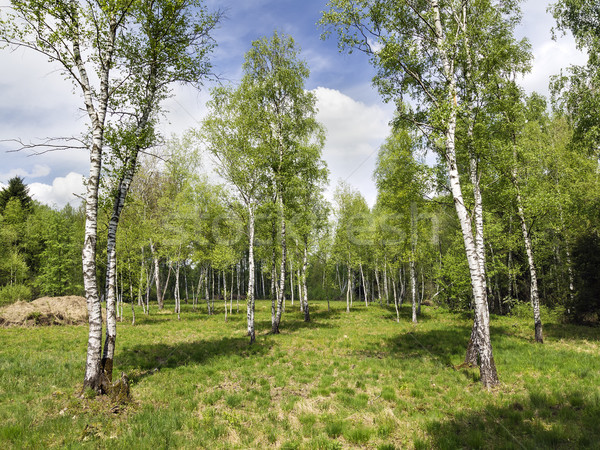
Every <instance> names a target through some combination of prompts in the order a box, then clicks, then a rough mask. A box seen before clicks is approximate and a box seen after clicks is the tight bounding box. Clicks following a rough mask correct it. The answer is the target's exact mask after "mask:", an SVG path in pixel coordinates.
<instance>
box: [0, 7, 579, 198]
mask: <svg viewBox="0 0 600 450" xmlns="http://www.w3.org/2000/svg"><path fill="white" fill-rule="evenodd" d="M550 3H551V2H549V1H544V0H527V1H524V2H523V4H522V9H523V20H522V24H521V25H520V26H519V27H518V29H517V36H518V37H519V38H521V37H526V38H528V39H529V41H530V43H531V46H532V52H533V56H534V63H533V68H532V71H531V72H530V73H529V74H527V75H525V76H524V77H523V79H522V80H521V84H522V86H523V88H524V89H525V90H526V92H528V93H530V92H532V91H537V92H539V93H541V94H544V95H548V82H549V79H550V76H552V75H556V74H558V73H559V72H560V70H561V69H562V68H565V67H568V66H569V65H572V64H584V63H585V62H586V59H587V58H586V56H585V54H583V53H581V52H580V51H578V50H577V49H576V47H575V44H574V41H573V39H572V37H571V36H569V35H566V36H559V37H558V39H557V40H556V41H554V40H552V34H551V29H552V27H553V26H554V19H553V18H552V16H551V15H550V14H549V13H547V11H546V9H547V7H548V5H549V4H550ZM7 4H8V0H0V7H5V6H6V5H7ZM207 5H208V6H209V8H210V9H216V8H220V9H222V10H224V11H225V12H226V18H225V19H224V20H223V21H222V22H221V24H220V25H219V28H218V29H217V30H215V32H214V34H213V36H214V38H215V40H216V41H217V48H216V50H215V52H214V54H213V57H212V63H213V66H214V71H215V72H216V73H217V74H218V75H219V77H220V78H221V80H222V82H229V81H230V82H237V81H239V79H240V77H241V67H242V63H243V60H244V54H245V53H246V52H247V51H248V49H249V48H250V46H251V43H252V41H254V40H256V39H258V38H260V37H262V36H271V35H272V34H273V31H274V30H277V31H278V32H283V33H286V34H289V35H291V36H292V37H293V38H294V40H295V41H296V43H297V44H298V46H299V47H300V48H301V58H303V59H304V60H305V61H306V62H307V63H308V66H309V67H310V70H311V75H310V77H309V79H308V80H307V83H306V88H307V89H308V90H311V91H313V92H314V93H315V95H316V97H317V101H318V103H317V106H318V109H319V112H318V115H317V119H318V120H319V121H320V122H321V123H322V124H323V125H324V127H325V129H326V132H327V141H326V144H325V147H324V149H323V158H324V159H325V161H326V163H327V165H328V168H329V171H330V185H329V188H328V190H327V192H326V197H327V198H329V199H331V198H332V193H333V190H334V188H335V186H336V185H337V184H338V182H339V181H340V180H344V181H346V182H347V183H349V184H350V185H351V186H353V187H354V188H356V189H358V190H359V191H360V192H361V193H362V194H363V196H364V197H365V199H366V200H367V202H368V203H369V205H371V206H372V205H373V204H374V203H375V200H376V196H377V192H376V187H375V183H374V181H373V177H372V174H373V170H374V168H375V161H376V157H377V150H378V149H379V146H380V145H381V144H382V143H383V142H384V141H385V139H386V137H387V136H388V135H389V133H390V127H389V121H390V120H391V118H392V116H393V112H394V109H393V106H392V105H390V104H385V103H383V102H382V101H381V99H380V97H379V95H378V93H377V91H376V90H375V89H374V88H373V87H372V86H371V79H372V78H373V75H374V74H375V70H374V69H373V68H372V67H371V66H370V65H369V62H368V58H367V57H366V55H364V54H361V53H358V52H355V53H353V54H350V55H348V54H340V53H339V52H338V48H337V43H336V41H335V38H330V39H328V40H325V41H323V40H321V39H320V34H321V31H322V30H321V29H319V28H318V27H317V25H316V23H317V22H318V20H319V19H320V16H321V11H322V10H324V9H325V5H326V0H303V1H301V2H300V1H297V0H244V1H236V0H207ZM0 67H2V70H1V71H0V187H2V186H4V185H6V183H7V182H8V180H9V179H10V178H12V177H14V176H15V175H19V176H21V177H23V178H24V180H25V183H26V184H28V185H29V189H30V194H31V195H32V196H33V198H34V199H36V200H39V201H40V202H42V203H45V204H49V205H54V206H56V207H63V206H64V205H65V204H67V203H71V204H72V205H77V204H79V202H80V196H81V195H82V194H83V192H84V188H83V181H84V177H85V176H86V175H87V174H88V172H89V157H88V153H87V152H86V151H85V150H65V151H55V152H49V153H45V154H42V155H32V154H31V153H30V152H27V151H25V150H24V151H14V150H15V149H16V148H17V147H18V146H17V145H16V144H14V143H13V142H10V140H11V139H22V140H23V141H26V142H30V141H36V140H37V139H43V138H47V137H63V136H74V135H77V134H80V133H81V132H83V131H85V130H86V127H87V122H86V121H87V116H86V114H85V113H84V112H83V111H82V109H81V106H82V99H81V97H80V95H79V93H78V92H76V91H75V90H74V88H73V86H72V84H71V83H70V82H69V81H66V80H65V79H64V77H63V76H62V75H61V74H60V72H59V71H58V70H57V67H56V66H54V65H52V64H51V63H49V62H48V61H47V60H46V58H44V57H42V56H40V55H37V54H35V53H33V52H31V51H29V50H24V49H17V50H10V49H6V48H5V49H3V50H0ZM212 85H213V84H212V83H206V84H205V86H204V88H203V89H202V90H201V91H196V90H192V89H191V88H186V87H181V86H178V87H176V88H175V90H174V93H175V95H174V97H173V98H171V99H169V100H168V101H167V103H166V104H165V106H166V109H167V110H168V114H167V116H166V118H165V120H164V122H163V124H162V130H163V134H164V135H165V136H169V135H171V134H172V133H175V134H181V133H183V132H184V131H185V130H187V129H189V128H194V127H198V126H199V124H200V122H201V121H202V118H203V116H204V114H205V112H206V108H205V104H206V101H207V100H208V98H209V95H208V91H209V89H210V87H211V86H212ZM208 158H209V157H208V156H205V159H206V162H205V165H204V167H205V170H207V171H210V170H211V164H210V161H209V160H208Z"/></svg>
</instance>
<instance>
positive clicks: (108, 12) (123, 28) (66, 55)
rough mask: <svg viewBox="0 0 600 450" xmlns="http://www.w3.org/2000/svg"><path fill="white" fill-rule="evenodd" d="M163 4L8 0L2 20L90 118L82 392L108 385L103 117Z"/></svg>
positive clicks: (199, 13) (10, 39)
mask: <svg viewBox="0 0 600 450" xmlns="http://www.w3.org/2000/svg"><path fill="white" fill-rule="evenodd" d="M183 4H185V3H183ZM187 5H188V6H194V7H199V6H201V5H200V4H199V3H198V2H190V3H187ZM153 8H157V9H158V10H159V11H157V10H156V9H154V10H153ZM170 8H171V4H169V5H166V4H163V3H160V2H145V1H137V0H136V1H133V0H132V1H128V2H100V1H89V2H76V1H62V0H61V1H57V2H53V3H48V2H45V1H38V0H34V1H24V2H21V1H16V0H15V1H13V2H11V7H10V9H9V12H8V13H7V14H6V15H5V16H3V17H2V19H1V25H0V40H1V41H4V42H6V43H8V44H9V45H11V46H13V47H23V48H28V49H31V50H34V51H36V52H38V53H41V54H43V55H44V56H46V57H47V58H48V59H49V60H50V62H52V63H54V64H55V65H57V66H58V67H59V70H60V71H61V72H62V73H63V74H64V75H65V78H66V79H68V80H70V81H71V82H72V83H73V84H74V86H75V89H76V90H78V91H79V92H80V93H81V95H82V98H83V105H84V109H85V111H86V113H87V116H88V119H89V128H90V131H89V134H90V137H89V139H87V140H86V141H85V142H89V145H88V149H89V153H90V175H89V177H88V180H87V183H86V185H87V193H86V201H85V205H86V226H85V239H84V247H83V252H82V260H83V272H84V286H85V292H86V300H87V306H88V314H89V338H88V351H87V361H86V371H85V376H84V383H83V387H84V389H85V388H90V389H92V390H95V391H101V390H105V389H106V386H107V385H106V380H104V379H103V376H102V370H101V344H102V316H101V304H100V298H99V294H98V282H97V277H96V240H97V220H98V186H99V181H100V176H101V166H102V154H103V148H104V143H105V142H104V140H105V131H106V126H107V123H108V122H107V121H108V120H109V115H110V112H111V109H112V108H111V107H112V106H114V107H115V111H114V112H117V110H118V109H119V108H118V106H117V101H118V99H119V91H120V89H122V88H123V87H125V86H127V85H128V81H129V77H130V75H131V73H130V72H128V71H127V70H126V66H127V63H128V62H129V63H131V60H129V61H127V57H126V56H125V55H126V53H127V47H128V44H129V45H131V46H132V47H131V48H133V47H135V45H136V43H138V44H139V43H140V42H142V39H145V38H143V37H142V36H143V33H144V31H143V28H144V27H145V26H146V25H147V24H148V23H147V22H144V18H143V16H144V15H147V17H146V18H148V17H153V18H154V20H157V21H158V22H160V19H157V17H161V16H162V17H166V16H168V13H167V11H169V10H170ZM197 17H201V18H204V17H205V14H204V10H203V9H202V8H200V9H198V10H196V11H195V12H194V13H191V15H189V14H188V15H185V16H181V19H183V20H184V21H185V22H187V23H188V24H192V23H193V25H191V28H190V29H193V30H194V33H196V32H197V31H198V30H199V29H200V28H199V27H197V25H200V23H198V22H195V19H196V18H197ZM186 18H187V19H186ZM181 19H179V20H180V21H181ZM209 22H210V21H209ZM205 23H206V22H205ZM165 25H166V24H165V23H162V24H161V23H159V24H158V27H159V28H160V29H161V30H162V32H163V33H164V32H168V30H169V27H165ZM170 25H172V23H171V24H170ZM163 27H164V28H163ZM209 28H210V27H209ZM205 29H206V28H205ZM140 30H142V31H140ZM161 37H162V36H161ZM181 37H182V36H181V35H176V39H177V45H178V48H181V45H182V44H183V41H182V40H180V39H181ZM188 44H189V43H188ZM184 46H185V45H184ZM131 48H129V50H131ZM195 50H196V49H195V48H188V51H187V52H185V51H184V52H183V54H184V56H186V57H187V56H189V58H183V59H182V60H181V62H182V63H183V62H184V61H185V62H189V60H190V59H192V60H194V61H195V62H196V59H195V53H194V51H195ZM163 51H164V50H163V49H162V48H161V49H159V52H160V53H159V54H163V55H165V54H166V53H162V52H163ZM202 52H203V54H204V52H205V48H204V47H203V46H202ZM192 55H194V56H192ZM145 56H146V55H145ZM171 56H172V55H169V56H168V57H169V58H170V57H171ZM173 61H174V60H169V63H170V64H172V63H173ZM154 62H156V61H154ZM136 63H137V64H142V65H144V64H147V63H150V61H149V60H148V59H146V60H138V61H136ZM176 64H179V63H176ZM164 67H165V68H166V67H169V66H168V65H165V66H164ZM194 81H197V80H194ZM112 102H114V103H112ZM111 103H112V104H111ZM119 112H122V111H119ZM43 145H44V144H42V146H43ZM50 145H52V146H54V141H50Z"/></svg>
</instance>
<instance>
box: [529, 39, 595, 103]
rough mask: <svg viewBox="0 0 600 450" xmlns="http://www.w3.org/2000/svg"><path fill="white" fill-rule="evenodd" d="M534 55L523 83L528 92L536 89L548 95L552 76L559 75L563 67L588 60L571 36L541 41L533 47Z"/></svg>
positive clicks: (582, 63)
mask: <svg viewBox="0 0 600 450" xmlns="http://www.w3.org/2000/svg"><path fill="white" fill-rule="evenodd" d="M533 57H534V64H533V68H532V70H531V72H530V73H528V74H526V75H525V76H524V77H523V79H522V81H521V84H522V85H523V88H524V89H525V91H527V92H533V91H536V92H538V93H540V94H543V95H546V96H548V95H549V89H548V85H549V82H550V77H552V76H553V75H558V74H559V73H560V71H561V69H564V68H565V67H568V66H569V65H573V64H574V65H584V64H585V63H586V62H587V55H586V54H585V53H583V52H581V51H579V50H577V48H576V47H575V42H574V40H573V38H572V37H571V36H568V37H567V36H566V37H564V38H561V39H559V40H558V41H553V40H551V39H548V40H547V41H544V42H541V43H539V45H537V46H535V47H534V48H533Z"/></svg>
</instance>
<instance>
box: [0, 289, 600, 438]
mask: <svg viewBox="0 0 600 450" xmlns="http://www.w3.org/2000/svg"><path fill="white" fill-rule="evenodd" d="M186 306H187V305H182V309H183V313H182V320H181V321H178V320H177V317H176V315H174V314H171V313H170V312H169V311H166V312H164V313H160V314H158V313H157V311H156V309H154V311H153V314H152V315H151V316H149V317H147V316H144V315H143V314H142V312H141V311H137V317H136V325H135V326H131V325H130V323H129V317H127V316H126V318H125V321H124V322H123V323H119V325H118V327H119V328H118V338H117V355H116V361H115V364H116V366H115V369H116V373H120V372H124V373H125V374H127V375H128V377H129V378H130V380H131V382H132V395H133V401H132V403H130V404H128V405H118V406H115V405H112V404H110V402H109V401H107V399H105V398H101V397H96V398H86V399H82V400H81V399H79V398H78V397H77V394H78V393H79V389H80V383H81V380H82V378H83V370H84V362H85V343H86V337H87V329H86V327H81V326H67V327H51V328H50V327H46V328H42V327H40V328H28V329H16V328H10V329H0V343H1V344H2V345H1V346H0V443H2V444H3V447H7V446H8V447H18V448H21V447H25V448H27V447H30V448H34V447H35V448H38V447H40V446H44V447H48V446H89V447H98V446H104V447H109V448H139V447H142V448H150V447H156V448H164V447H187V448H265V447H280V448H319V449H321V448H323V449H326V448H331V449H335V448H352V447H356V448H359V447H370V448H381V449H391V448H406V447H408V448H412V447H416V448H432V447H436V448H461V447H462V448H523V447H524V448H540V447H541V448H545V447H551V448H552V447H564V448H573V447H578V448H581V447H594V446H595V445H597V443H598V442H600V427H598V426H597V424H598V423H599V422H600V390H599V388H598V386H599V385H600V383H599V382H600V358H599V356H600V354H599V351H600V349H599V338H600V330H598V329H590V328H581V327H576V326H572V325H563V324H560V323H558V322H557V321H554V322H552V321H550V322H547V323H545V332H546V336H545V337H546V343H545V344H543V345H537V344H535V343H534V342H533V332H532V323H531V322H532V320H529V319H528V318H516V317H493V318H492V340H493V345H494V356H495V360H496V364H497V367H498V372H499V375H500V378H501V382H502V384H501V385H500V386H499V387H498V388H497V389H494V390H493V391H492V392H487V391H486V390H485V389H483V388H482V387H481V385H480V383H479V382H478V379H479V373H478V371H477V370H476V369H472V368H463V367H459V365H460V364H461V363H462V360H463V357H464V351H465V348H466V343H467V340H468V337H469V333H470V326H471V319H470V318H469V317H468V315H466V314H452V313H449V312H448V311H445V310H443V309H436V308H433V307H425V308H424V309H423V315H422V317H421V321H420V323H418V324H416V325H413V324H412V323H410V319H409V310H408V308H404V309H403V311H402V320H401V323H399V324H398V323H396V322H395V320H394V319H395V313H394V311H393V310H392V309H389V310H388V309H385V308H381V307H379V306H376V305H372V306H370V307H369V308H365V307H364V305H363V306H360V305H355V307H354V309H353V311H352V312H351V313H350V314H347V313H345V311H344V310H345V303H344V304H342V303H336V302H332V310H331V312H328V311H327V304H326V303H325V302H323V303H312V304H311V307H312V311H311V317H312V319H313V322H311V323H308V324H305V323H304V322H303V321H302V315H301V314H300V313H299V311H298V309H297V308H296V307H294V308H291V305H290V304H289V303H288V310H287V311H286V313H285V315H284V319H283V323H282V326H281V331H282V333H281V334H280V335H270V334H268V330H269V329H270V303H269V302H262V301H260V302H258V303H257V330H258V336H257V342H256V343H255V344H254V345H253V346H249V345H248V338H247V337H246V336H245V320H246V318H245V314H235V313H234V314H233V315H232V316H229V319H228V322H227V323H225V321H224V316H223V314H217V315H215V316H211V317H208V316H206V314H203V313H202V312H192V311H191V307H190V308H186ZM217 312H219V311H217ZM221 312H222V311H221ZM127 313H130V312H129V311H127Z"/></svg>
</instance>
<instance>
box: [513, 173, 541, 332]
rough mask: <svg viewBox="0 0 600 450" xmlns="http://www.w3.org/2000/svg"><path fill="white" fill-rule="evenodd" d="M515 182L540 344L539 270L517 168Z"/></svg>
mask: <svg viewBox="0 0 600 450" xmlns="http://www.w3.org/2000/svg"><path fill="white" fill-rule="evenodd" d="M513 182H514V184H515V188H516V191H517V195H516V200H517V212H518V214H519V219H520V221H521V231H522V232H523V241H524V242H525V252H526V253H527V263H528V265H529V276H530V292H531V306H532V307H533V323H534V329H535V341H536V342H539V343H540V344H541V343H543V342H544V334H543V331H542V319H541V315H540V296H539V291H538V283H537V271H536V268H535V260H534V257H533V246H532V245H531V237H530V236H529V230H528V229H527V222H526V221H525V212H524V210H523V201H522V199H521V193H520V191H519V184H518V181H517V178H516V168H515V169H514V170H513Z"/></svg>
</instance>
